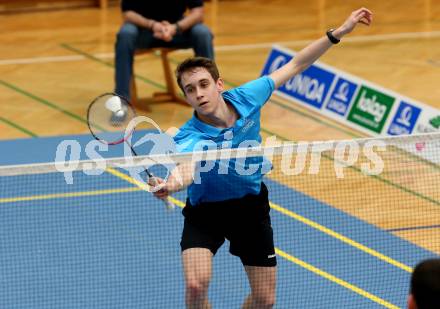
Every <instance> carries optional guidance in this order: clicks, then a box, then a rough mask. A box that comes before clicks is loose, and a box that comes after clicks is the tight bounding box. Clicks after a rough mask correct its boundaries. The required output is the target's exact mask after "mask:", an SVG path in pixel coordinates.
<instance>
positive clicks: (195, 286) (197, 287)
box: [186, 278, 209, 299]
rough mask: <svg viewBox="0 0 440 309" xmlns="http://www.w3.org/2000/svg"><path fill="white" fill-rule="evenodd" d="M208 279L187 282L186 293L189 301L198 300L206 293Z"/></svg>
mask: <svg viewBox="0 0 440 309" xmlns="http://www.w3.org/2000/svg"><path fill="white" fill-rule="evenodd" d="M208 286H209V279H208V278H198V279H193V280H189V281H188V282H187V284H186V292H187V295H188V298H189V299H198V298H201V297H203V296H205V295H206V293H207V292H208Z"/></svg>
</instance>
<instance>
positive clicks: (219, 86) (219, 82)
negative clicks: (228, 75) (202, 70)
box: [216, 77, 225, 92]
mask: <svg viewBox="0 0 440 309" xmlns="http://www.w3.org/2000/svg"><path fill="white" fill-rule="evenodd" d="M216 85H217V91H218V92H222V91H223V90H225V83H224V81H223V79H222V78H221V77H219V78H218V79H217V82H216Z"/></svg>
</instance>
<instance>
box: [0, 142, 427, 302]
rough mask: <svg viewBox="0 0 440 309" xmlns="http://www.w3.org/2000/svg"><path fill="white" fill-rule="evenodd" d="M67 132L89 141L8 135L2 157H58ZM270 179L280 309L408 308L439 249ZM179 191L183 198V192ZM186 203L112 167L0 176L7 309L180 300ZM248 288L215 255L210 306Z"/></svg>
mask: <svg viewBox="0 0 440 309" xmlns="http://www.w3.org/2000/svg"><path fill="white" fill-rule="evenodd" d="M64 139H72V140H76V141H78V143H79V144H80V145H81V147H82V149H83V148H84V145H85V144H86V143H87V142H88V141H90V136H87V135H84V136H69V137H53V138H38V139H37V138H33V139H20V140H13V141H1V142H0V149H1V154H0V165H7V164H25V163H41V162H50V161H53V160H54V158H55V152H56V151H55V150H56V147H57V145H58V144H59V142H60V141H62V140H64ZM36 146H37V148H35V147H36ZM120 155H122V152H121V149H117V148H113V149H111V151H109V152H107V153H106V154H105V156H110V157H111V156H120ZM81 158H83V159H85V158H86V156H85V153H84V152H82V153H81ZM265 182H266V184H267V186H268V188H269V192H270V199H271V202H272V210H271V216H272V224H273V228H274V235H275V245H276V252H277V260H278V281H277V304H276V308H383V307H385V308H404V307H405V305H406V298H407V292H408V285H409V278H410V271H411V269H412V267H414V266H415V264H416V263H417V262H419V261H420V260H421V259H423V258H427V257H432V256H435V254H434V253H432V252H429V251H426V250H424V249H422V248H420V247H418V246H416V245H414V244H411V243H409V242H407V241H405V240H403V239H401V238H398V237H395V236H393V235H392V234H391V233H389V232H386V231H384V230H381V229H379V228H377V227H375V226H372V225H370V224H368V223H366V222H363V221H361V220H359V219H357V218H355V217H352V216H350V215H348V214H346V213H343V212H341V211H340V210H338V209H336V208H334V207H332V206H331V205H327V204H324V203H322V202H319V201H318V200H316V199H314V198H313V197H311V196H307V195H305V194H303V193H301V192H297V191H295V190H294V189H292V188H288V187H286V186H283V185H281V184H279V183H277V182H274V181H271V180H270V179H266V181H265ZM174 198H175V199H176V200H177V202H178V205H180V206H181V205H182V203H183V202H184V201H185V194H184V193H179V194H176V195H175V196H174ZM180 211H181V209H180V208H178V207H177V209H176V210H175V211H172V212H169V211H166V210H165V209H164V206H163V205H162V204H161V203H160V202H159V201H158V200H156V199H155V198H153V197H152V195H151V194H150V193H148V192H145V191H142V190H140V189H139V188H137V187H136V186H135V185H134V184H132V183H130V182H128V181H127V179H126V178H124V177H118V176H116V174H114V173H108V172H105V173H103V174H102V175H99V176H88V175H85V174H84V173H82V172H74V173H73V184H66V182H65V180H64V177H63V174H61V173H51V174H40V175H28V176H8V177H0V308H5V309H12V308H14V309H15V308H17V309H18V308H20V309H21V308H26V309H27V308H94V309H95V308H96V309H98V308H99V309H100V308H103V309H104V308H105V309H109V308H184V284H183V276H182V266H181V260H180V246H179V242H180V233H181V230H182V223H183V220H182V218H183V217H182V215H181V213H180ZM248 292H249V287H248V284H247V280H246V276H245V273H244V271H243V268H242V265H241V263H240V261H239V259H238V258H236V257H234V256H231V255H230V254H229V253H228V244H227V243H225V245H223V247H222V248H221V249H220V251H219V253H218V254H217V255H216V257H215V259H214V272H213V280H212V283H211V286H210V297H211V301H212V304H213V308H239V306H240V304H241V302H242V301H243V300H244V298H245V297H246V295H247V293H248Z"/></svg>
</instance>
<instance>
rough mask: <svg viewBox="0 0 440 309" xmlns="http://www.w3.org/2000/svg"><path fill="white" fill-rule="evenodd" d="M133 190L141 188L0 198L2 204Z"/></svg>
mask: <svg viewBox="0 0 440 309" xmlns="http://www.w3.org/2000/svg"><path fill="white" fill-rule="evenodd" d="M133 191H139V188H136V187H130V188H118V189H106V190H96V191H83V192H68V193H53V194H41V195H32V196H18V197H6V198H0V204H1V203H12V202H24V201H36V200H47V199H52V198H64V197H80V196H92V195H103V194H112V193H126V192H133Z"/></svg>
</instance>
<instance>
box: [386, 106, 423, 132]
mask: <svg viewBox="0 0 440 309" xmlns="http://www.w3.org/2000/svg"><path fill="white" fill-rule="evenodd" d="M420 112H421V109H420V108H418V107H416V106H414V105H411V104H409V103H406V102H403V101H402V102H400V105H399V108H398V109H397V112H396V114H395V115H394V118H393V121H392V122H391V124H390V127H389V128H388V134H389V135H402V134H411V133H412V131H413V129H414V126H415V124H416V122H417V119H418V118H419V115H420Z"/></svg>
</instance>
